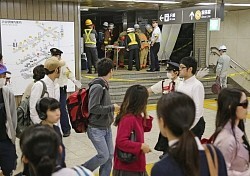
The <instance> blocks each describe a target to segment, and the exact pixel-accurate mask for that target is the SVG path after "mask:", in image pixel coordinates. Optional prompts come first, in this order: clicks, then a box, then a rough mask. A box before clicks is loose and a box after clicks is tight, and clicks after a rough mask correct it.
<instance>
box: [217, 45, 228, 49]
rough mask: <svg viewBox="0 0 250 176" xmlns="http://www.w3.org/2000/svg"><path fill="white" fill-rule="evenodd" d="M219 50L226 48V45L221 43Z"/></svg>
mask: <svg viewBox="0 0 250 176" xmlns="http://www.w3.org/2000/svg"><path fill="white" fill-rule="evenodd" d="M219 50H227V47H226V46H225V45H221V46H220V47H219Z"/></svg>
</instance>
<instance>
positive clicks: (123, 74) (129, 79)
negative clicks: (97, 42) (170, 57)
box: [82, 68, 217, 104]
mask: <svg viewBox="0 0 250 176" xmlns="http://www.w3.org/2000/svg"><path fill="white" fill-rule="evenodd" d="M161 69H162V70H165V68H161ZM166 74H167V73H166V71H161V72H153V73H151V72H150V73H149V72H146V71H145V70H142V71H139V72H138V71H130V72H128V71H127V70H118V71H115V73H114V76H113V79H112V80H110V90H109V92H110V95H111V101H112V103H118V104H121V103H122V101H123V97H124V95H125V92H126V90H127V88H128V87H130V86H131V85H134V84H141V85H144V86H145V87H146V88H148V87H150V86H151V85H153V84H155V83H157V82H158V81H161V80H163V79H164V78H166ZM211 75H212V74H211ZM89 76H90V75H86V73H82V84H83V87H87V85H88V83H89V82H90V81H91V80H92V79H93V77H97V75H91V77H89ZM209 77H210V76H209V75H208V76H206V77H205V78H204V79H202V80H201V82H202V83H203V85H204V88H205V98H206V99H209V98H216V97H217V95H214V94H213V93H212V92H211V86H212V84H213V83H214V80H215V78H213V77H211V79H210V78H209ZM160 97H161V94H156V95H155V94H152V95H151V96H150V97H149V99H148V104H156V103H157V101H158V99H159V98H160Z"/></svg>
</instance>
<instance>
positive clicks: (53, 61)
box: [44, 56, 65, 71]
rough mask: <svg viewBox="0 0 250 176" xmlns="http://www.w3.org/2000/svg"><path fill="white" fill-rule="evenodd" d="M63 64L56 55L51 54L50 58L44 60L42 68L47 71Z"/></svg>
mask: <svg viewBox="0 0 250 176" xmlns="http://www.w3.org/2000/svg"><path fill="white" fill-rule="evenodd" d="M64 65H65V62H64V61H62V60H60V61H59V60H58V58H57V57H54V56H52V57H51V58H49V59H47V60H46V61H45V63H44V68H46V69H47V70H49V71H53V70H55V69H57V68H58V67H62V66H64Z"/></svg>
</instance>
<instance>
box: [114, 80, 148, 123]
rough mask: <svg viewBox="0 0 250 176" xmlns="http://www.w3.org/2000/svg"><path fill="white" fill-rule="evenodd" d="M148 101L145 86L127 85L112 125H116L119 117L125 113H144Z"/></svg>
mask: <svg viewBox="0 0 250 176" xmlns="http://www.w3.org/2000/svg"><path fill="white" fill-rule="evenodd" d="M147 102H148V91H147V89H146V87H144V86H141V85H133V86H131V87H129V88H128V89H127V91H126V93H125V96H124V99H123V102H122V105H121V109H120V112H119V114H118V115H117V117H116V119H115V122H114V125H115V126H117V125H118V123H119V122H120V120H121V118H122V117H123V116H124V115H126V114H129V113H131V114H134V115H140V114H141V113H144V115H145V114H146V106H147Z"/></svg>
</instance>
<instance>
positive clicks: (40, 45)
mask: <svg viewBox="0 0 250 176" xmlns="http://www.w3.org/2000/svg"><path fill="white" fill-rule="evenodd" d="M0 22H1V46H2V54H3V56H4V64H5V65H6V66H7V68H8V69H9V71H10V72H11V73H12V74H11V84H10V88H11V89H12V90H13V91H14V93H15V95H22V94H23V92H24V90H25V88H26V87H27V85H28V84H29V83H30V82H31V81H32V76H33V72H32V71H33V68H34V67H35V66H37V65H40V64H44V62H45V60H46V59H47V58H48V57H50V51H49V50H50V48H52V47H56V48H59V49H60V50H62V51H63V55H62V58H63V60H65V62H66V63H67V65H68V67H69V68H70V70H71V71H72V72H73V73H75V49H74V22H58V21H31V20H8V19H2V20H0ZM74 90H75V86H74V84H73V83H72V82H71V81H68V91H69V92H72V91H74Z"/></svg>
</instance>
